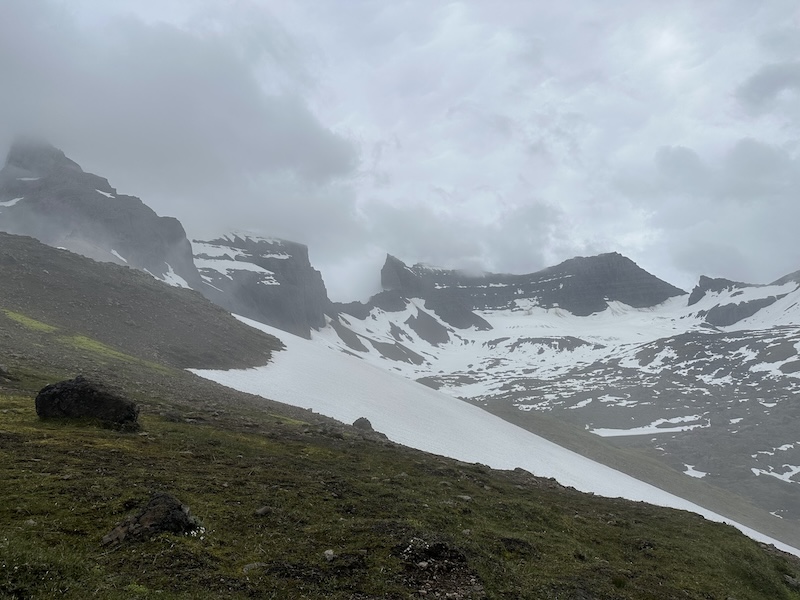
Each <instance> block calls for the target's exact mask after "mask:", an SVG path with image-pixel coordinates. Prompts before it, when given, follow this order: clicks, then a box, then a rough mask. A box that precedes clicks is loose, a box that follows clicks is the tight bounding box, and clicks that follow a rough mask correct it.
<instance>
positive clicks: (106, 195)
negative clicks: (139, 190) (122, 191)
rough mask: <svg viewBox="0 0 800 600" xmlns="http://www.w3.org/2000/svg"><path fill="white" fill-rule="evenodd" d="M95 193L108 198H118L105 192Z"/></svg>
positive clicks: (96, 190)
mask: <svg viewBox="0 0 800 600" xmlns="http://www.w3.org/2000/svg"><path fill="white" fill-rule="evenodd" d="M95 192H97V193H98V194H102V195H103V196H105V197H106V198H116V196H115V195H114V194H109V193H108V192H104V191H103V190H98V189H95Z"/></svg>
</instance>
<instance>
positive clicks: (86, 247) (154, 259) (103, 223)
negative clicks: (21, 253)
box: [0, 138, 201, 288]
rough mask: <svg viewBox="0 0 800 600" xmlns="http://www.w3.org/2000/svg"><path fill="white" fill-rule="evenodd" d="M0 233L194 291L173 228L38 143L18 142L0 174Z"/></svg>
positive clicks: (181, 240)
mask: <svg viewBox="0 0 800 600" xmlns="http://www.w3.org/2000/svg"><path fill="white" fill-rule="evenodd" d="M0 230H2V231H6V232H8V233H15V234H20V235H29V236H32V237H35V238H37V239H38V240H41V241H42V242H44V243H46V244H48V245H50V246H55V247H62V248H66V249H68V250H71V251H73V252H76V253H78V254H82V255H84V256H88V257H90V258H93V259H95V260H100V261H104V262H114V263H117V264H124V265H129V266H131V267H135V268H137V269H141V270H144V271H148V272H149V273H150V274H151V275H153V276H154V277H157V278H159V279H162V280H165V281H168V282H170V283H172V284H173V285H180V286H182V287H193V288H197V287H199V286H200V281H201V280H200V276H199V274H198V272H197V269H196V268H195V265H194V262H193V261H192V248H191V245H190V244H189V240H188V239H187V238H186V232H185V231H184V229H183V226H182V225H181V223H180V222H179V221H178V220H177V219H174V218H172V217H159V216H158V215H157V214H156V213H155V212H154V211H153V210H152V209H150V208H149V207H148V206H146V205H145V204H144V203H143V202H142V201H141V200H140V199H139V198H136V197H133V196H126V195H124V194H119V193H117V190H116V189H114V188H113V187H111V185H110V184H109V183H108V181H107V180H106V179H104V178H102V177H98V176H97V175H93V174H91V173H86V172H84V171H83V169H81V167H80V166H79V165H78V164H77V163H76V162H74V161H72V160H71V159H69V158H67V157H66V156H65V154H64V153H63V152H62V151H61V150H58V149H56V148H54V147H53V146H51V145H49V144H48V143H46V142H43V141H40V140H32V139H22V138H21V139H18V140H16V141H15V142H14V143H13V144H12V146H11V149H10V150H9V153H8V157H7V158H6V163H5V166H4V167H3V169H2V170H0Z"/></svg>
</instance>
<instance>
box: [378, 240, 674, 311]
mask: <svg viewBox="0 0 800 600" xmlns="http://www.w3.org/2000/svg"><path fill="white" fill-rule="evenodd" d="M381 275H382V284H383V287H384V288H386V289H392V290H396V291H398V292H400V293H401V294H403V295H407V296H411V297H422V298H425V300H426V306H428V307H429V308H431V307H432V306H431V305H433V307H434V310H436V311H437V313H440V311H443V312H447V310H448V309H452V307H456V306H459V305H461V306H463V307H465V308H467V309H469V310H497V309H504V308H511V307H513V306H515V303H516V302H517V301H520V300H523V301H530V302H532V303H533V305H535V306H541V307H543V308H555V307H559V308H563V309H565V310H568V311H569V312H571V313H573V314H575V315H578V316H585V315H589V314H591V313H593V312H599V311H602V310H604V309H605V308H606V307H607V306H608V302H610V301H619V302H623V303H624V304H628V305H630V306H633V307H635V308H644V307H648V306H654V305H656V304H660V303H661V302H664V301H665V300H667V299H669V298H671V297H673V296H678V295H681V294H685V293H686V292H684V291H683V290H681V289H678V288H676V287H675V286H673V285H670V284H669V283H666V282H664V281H662V280H660V279H658V278H657V277H654V276H653V275H650V274H649V273H648V272H647V271H645V270H643V269H641V268H640V267H638V266H637V265H636V263H634V262H633V261H632V260H630V259H628V258H626V257H624V256H622V255H621V254H618V253H616V252H615V253H610V254H601V255H599V256H593V257H589V258H583V257H579V258H573V259H570V260H567V261H565V262H563V263H561V264H559V265H556V266H554V267H549V268H547V269H544V270H542V271H538V272H536V273H530V274H527V275H507V274H495V273H486V274H483V275H478V276H475V275H469V274H465V273H462V272H459V271H451V270H445V269H431V268H429V267H426V266H423V265H414V266H413V267H406V266H405V265H403V263H402V262H400V261H399V260H398V259H396V258H394V257H392V256H389V257H388V258H387V260H386V264H385V265H384V268H383V270H382V271H381ZM454 326H457V325H455V324H454Z"/></svg>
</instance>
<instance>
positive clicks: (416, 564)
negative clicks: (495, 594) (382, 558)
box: [392, 537, 485, 599]
mask: <svg viewBox="0 0 800 600" xmlns="http://www.w3.org/2000/svg"><path fill="white" fill-rule="evenodd" d="M392 554H394V555H395V556H397V557H398V558H400V559H401V560H402V561H403V562H404V563H405V575H404V577H403V579H404V583H405V584H406V585H408V586H410V587H413V588H414V589H416V590H417V593H418V594H420V595H423V596H425V595H429V594H430V595H432V596H435V597H437V598H440V597H441V598H453V599H467V598H485V591H484V588H483V584H482V583H481V580H480V577H479V576H478V574H477V573H476V572H475V571H474V570H473V569H471V568H470V566H469V564H468V561H467V557H466V556H465V555H464V553H463V552H462V551H461V550H459V549H458V548H456V547H454V546H452V545H450V544H448V543H447V542H443V541H435V542H427V541H425V540H423V539H421V538H418V537H415V538H411V539H410V540H409V542H408V543H407V544H403V545H400V546H396V547H394V548H393V549H392Z"/></svg>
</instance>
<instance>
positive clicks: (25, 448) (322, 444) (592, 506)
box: [0, 393, 800, 600]
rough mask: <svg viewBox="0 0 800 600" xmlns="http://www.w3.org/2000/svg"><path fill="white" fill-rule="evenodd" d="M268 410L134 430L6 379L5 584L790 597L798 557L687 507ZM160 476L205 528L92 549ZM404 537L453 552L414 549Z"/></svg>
mask: <svg viewBox="0 0 800 600" xmlns="http://www.w3.org/2000/svg"><path fill="white" fill-rule="evenodd" d="M279 416H280V415H276V414H274V413H262V416H261V421H260V422H259V423H258V427H257V428H256V429H254V430H253V431H247V430H238V429H233V428H226V427H224V426H217V425H214V426H212V425H208V424H198V423H186V422H174V421H170V420H167V419H166V418H164V417H160V416H157V415H153V414H147V412H146V411H145V412H144V413H143V414H142V417H141V421H142V426H143V430H142V432H141V433H139V434H129V433H121V432H118V431H113V430H108V429H97V428H91V427H85V426H81V425H75V424H72V423H70V422H69V421H64V420H60V421H40V420H39V419H38V418H37V417H36V415H35V413H34V410H33V400H32V397H31V396H30V395H26V394H21V393H20V394H14V395H1V394H0V481H3V485H2V486H0V598H23V597H24V598H48V597H55V596H58V597H63V598H86V597H90V596H93V597H102V598H112V599H113V598H140V597H141V598H218V597H226V598H251V597H264V598H333V599H345V598H348V599H349V598H398V599H399V598H408V597H417V595H418V591H419V590H420V589H426V590H429V593H428V597H431V596H433V597H435V595H434V594H435V593H437V592H439V593H441V595H442V596H444V595H446V593H454V592H455V591H456V590H460V592H459V593H461V594H462V595H461V596H457V597H463V598H470V597H475V598H478V597H484V594H485V597H490V598H531V599H533V598H536V599H539V598H562V597H564V598H569V597H593V598H620V599H634V598H636V599H640V598H644V599H647V598H650V599H653V600H656V599H659V600H661V599H670V598H682V599H683V598H696V599H700V598H727V597H735V598H737V599H739V600H747V599H751V600H755V599H770V600H773V599H776V600H781V599H785V600H789V599H792V598H794V599H797V598H800V594H798V593H797V592H794V591H792V590H791V589H790V588H789V587H788V586H787V585H786V584H785V583H784V581H783V575H784V574H789V575H791V576H793V577H797V576H798V575H800V573H798V571H799V570H800V567H798V566H797V565H796V564H792V563H790V562H788V561H786V560H783V559H779V558H776V557H774V556H771V555H769V554H767V553H765V552H764V551H763V550H762V549H761V548H760V547H759V546H758V545H757V544H756V543H755V542H753V541H751V540H749V539H747V538H745V537H744V536H742V535H741V534H739V533H738V532H737V531H735V530H734V529H733V528H731V527H728V526H725V525H720V524H716V523H710V522H707V521H705V520H704V519H702V518H701V517H699V516H697V515H692V514H690V513H685V512H681V511H676V510H670V509H663V508H657V507H653V506H650V505H647V504H643V503H634V502H627V501H624V500H619V499H616V500H612V499H605V498H599V497H594V496H590V495H586V494H581V493H579V492H576V491H575V490H571V489H565V488H562V487H561V486H559V485H557V484H556V483H555V482H553V481H552V480H541V479H536V478H533V477H531V476H529V475H526V474H524V473H502V472H496V471H492V470H491V469H488V468H487V467H483V466H481V465H467V464H463V463H458V462H456V461H452V460H448V459H444V458H441V457H436V456H432V455H427V454H424V453H422V452H417V451H413V450H409V449H405V448H401V447H396V446H394V445H392V444H386V443H382V442H379V441H370V440H364V439H362V438H361V437H359V436H357V435H356V434H354V433H350V432H349V431H348V430H339V431H335V430H332V429H330V428H327V427H323V428H319V427H313V426H310V425H308V424H304V423H302V422H300V421H297V422H294V423H293V422H291V421H292V420H289V419H285V420H282V422H280V423H276V417H279ZM255 418H256V417H255V415H253V414H248V419H255ZM155 491H166V492H169V493H172V494H174V495H175V496H176V497H178V498H179V499H180V500H181V501H182V502H184V503H186V504H187V505H189V506H190V508H191V510H192V513H193V514H195V515H196V516H198V517H199V518H200V519H201V521H202V522H203V525H204V527H205V531H204V532H203V533H202V534H200V535H198V536H196V537H191V536H179V535H173V534H160V535H157V536H155V537H153V538H151V539H145V540H142V541H131V542H125V543H123V544H122V545H121V546H119V547H116V548H107V547H103V546H102V545H101V543H100V540H101V539H102V537H103V535H105V534H106V533H108V532H109V531H110V530H111V529H112V528H113V527H114V526H115V524H117V523H118V522H120V521H121V520H122V519H123V518H125V516H126V515H129V514H132V513H135V512H136V510H137V509H138V508H140V507H141V506H143V505H144V504H145V503H146V502H147V500H148V498H149V497H150V495H151V494H152V493H153V492H155ZM258 509H261V510H258ZM257 510H258V512H259V513H260V514H256V511H257ZM415 538H416V539H419V540H423V541H424V542H426V543H428V544H437V543H438V544H441V546H434V547H442V548H446V549H449V551H452V552H453V554H452V556H450V557H449V558H447V559H441V560H440V559H438V558H436V557H434V558H430V559H426V560H421V559H418V558H415V559H413V560H408V559H407V558H404V555H403V549H404V548H406V549H407V548H409V547H411V546H412V545H413V543H414V542H413V540H414V539H415ZM326 550H332V551H333V555H332V556H331V557H330V560H329V559H328V558H326V556H325V551H326ZM437 561H438V562H437ZM448 561H449V562H448ZM460 561H463V562H460ZM423 562H427V563H429V564H426V565H424V566H420V564H422V563H423ZM471 579H475V581H476V582H478V583H479V584H480V585H481V586H482V587H483V590H484V591H483V592H481V591H480V588H475V589H473V588H470V585H471V584H470V581H471ZM448 586H450V587H448ZM470 590H472V591H470Z"/></svg>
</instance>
